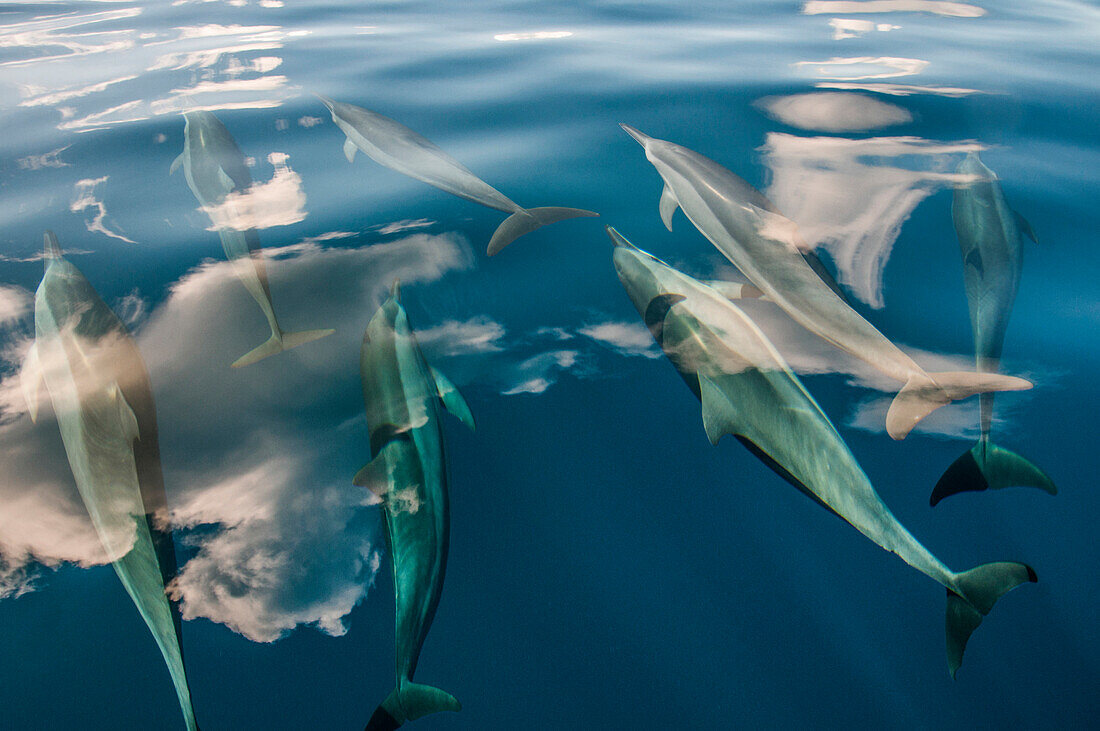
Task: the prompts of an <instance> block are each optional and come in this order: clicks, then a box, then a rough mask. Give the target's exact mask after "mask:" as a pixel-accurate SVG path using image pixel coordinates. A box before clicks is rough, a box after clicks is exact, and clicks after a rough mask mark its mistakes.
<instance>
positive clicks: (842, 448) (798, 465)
mask: <svg viewBox="0 0 1100 731" xmlns="http://www.w3.org/2000/svg"><path fill="white" fill-rule="evenodd" d="M608 233H609V234H610V236H611V239H612V241H613V242H614V245H615V248H614V253H613V259H614V263H615V269H616V272H617V273H618V275H619V280H620V281H621V282H622V284H623V287H624V288H625V289H626V291H627V294H628V295H629V296H630V299H631V301H632V302H633V303H634V306H635V308H636V309H637V310H638V313H639V314H640V315H641V316H642V317H643V319H644V321H645V324H646V326H647V327H648V328H649V330H650V332H651V333H652V334H653V337H654V339H655V340H656V341H657V344H658V345H660V346H661V349H662V350H663V351H664V353H665V355H666V356H668V358H669V360H670V361H671V362H672V364H673V365H674V366H675V367H676V370H677V371H678V372H679V373H680V376H681V377H682V378H683V379H684V381H685V382H686V383H687V384H688V386H689V387H690V388H691V390H692V392H694V393H695V395H696V396H697V397H698V398H699V399H700V401H701V402H702V410H703V426H704V428H705V429H706V433H707V437H708V438H709V439H710V441H711V443H713V444H717V443H718V440H719V439H721V437H722V436H724V435H726V434H732V435H734V436H735V437H736V438H737V439H738V440H739V441H740V442H741V443H742V444H743V445H744V446H745V447H746V448H748V450H749V451H750V452H752V453H753V454H754V455H756V456H757V457H758V458H759V459H760V460H761V461H763V462H764V464H766V465H767V466H768V467H770V468H771V469H772V470H774V471H775V472H776V473H778V474H779V475H780V476H781V477H783V478H784V479H785V480H787V481H788V482H789V483H791V484H792V485H794V486H795V487H796V488H798V489H799V490H800V491H801V492H802V493H803V494H805V495H806V496H807V497H809V498H810V499H812V500H814V501H815V502H817V503H818V504H820V505H821V506H822V507H824V508H825V509H826V510H828V511H830V512H832V513H834V514H836V515H837V516H838V517H840V518H841V519H843V520H845V521H846V522H848V523H849V524H850V525H852V527H854V528H855V529H856V530H858V531H859V532H860V533H862V534H863V535H865V536H867V537H868V538H869V539H871V540H872V541H874V542H875V543H877V544H878V545H879V546H881V547H882V548H883V549H885V550H886V551H889V552H891V553H895V554H897V555H898V556H899V557H900V558H901V559H902V560H903V561H905V562H906V563H907V564H909V565H910V566H912V567H913V568H915V569H917V570H918V571H920V572H921V573H923V574H925V575H926V576H928V577H929V578H931V579H933V580H935V581H937V582H939V583H940V584H942V585H943V586H944V587H946V589H947V618H946V634H947V662H948V670H949V671H950V673H951V676H952V677H954V676H955V672H956V671H957V670H958V668H959V665H960V664H961V662H962V656H963V651H964V650H965V648H966V643H967V640H968V639H969V638H970V634H971V633H972V632H973V631H974V630H975V629H976V628H977V627H978V625H979V624H980V623H981V621H982V618H983V617H984V616H985V615H986V614H988V613H989V611H990V610H991V609H992V608H993V604H994V603H995V602H996V601H997V599H999V598H1000V597H1001V595H1003V594H1004V593H1005V592H1007V591H1009V590H1010V589H1013V588H1015V587H1016V586H1018V585H1020V584H1022V583H1024V582H1027V581H1036V580H1037V579H1036V576H1035V572H1034V571H1033V570H1032V569H1031V568H1030V567H1029V566H1026V565H1024V564H1021V563H1012V562H1000V563H990V564H984V565H981V566H978V567H976V568H973V569H971V570H969V571H962V572H957V573H956V572H954V571H952V570H951V569H949V568H947V566H945V565H944V564H943V563H942V562H940V560H939V559H937V558H936V557H935V556H933V555H932V554H931V553H930V552H929V551H928V549H926V548H925V547H924V546H923V545H921V543H920V542H919V541H917V539H916V538H914V537H913V536H912V534H910V533H909V531H908V530H906V529H905V527H904V526H902V525H901V523H899V522H898V520H897V518H895V517H894V515H893V513H891V512H890V509H889V508H887V507H886V505H885V504H884V503H883V502H882V500H881V499H880V498H879V496H878V494H877V493H876V492H875V489H874V488H873V487H872V486H871V483H870V481H869V480H868V479H867V475H866V474H864V472H863V470H862V469H861V468H860V466H859V464H858V463H857V462H856V460H855V457H853V456H852V453H851V452H850V451H849V450H848V447H847V446H846V445H845V444H844V441H843V440H842V439H841V437H840V435H839V434H838V433H837V431H836V429H835V428H834V427H833V425H832V423H831V422H830V421H829V419H828V417H826V416H825V414H824V412H822V410H821V407H819V406H818V405H817V402H816V401H814V399H813V397H812V396H810V394H809V393H808V392H807V391H806V389H805V388H804V387H803V385H802V383H801V382H800V381H799V379H798V377H797V376H795V375H794V373H792V372H791V370H790V368H788V366H787V364H786V363H785V362H784V361H783V358H782V356H780V355H779V353H778V352H777V351H776V350H775V348H774V347H773V346H772V344H771V343H770V342H769V341H768V339H767V338H766V337H765V336H764V334H763V332H761V331H760V329H759V328H758V327H757V326H756V325H755V323H753V321H752V320H751V319H749V318H748V316H746V315H745V314H744V313H743V312H742V311H741V310H740V308H738V307H737V306H736V305H735V304H733V303H732V302H730V301H729V300H728V299H727V298H726V297H725V296H724V295H723V294H721V293H719V292H717V291H715V290H713V289H712V288H710V287H708V286H707V285H705V284H703V283H702V282H699V281H697V280H695V279H692V278H691V277H688V276H687V275H686V274H683V273H682V272H679V271H677V270H676V269H673V268H672V267H670V266H668V265H667V264H665V263H664V262H662V261H660V260H659V259H656V258H655V257H653V256H651V255H650V254H648V253H646V252H644V251H642V250H640V249H638V248H636V247H635V246H633V245H632V244H631V243H630V242H628V241H627V240H626V239H625V238H623V237H622V236H621V235H620V234H619V233H618V232H617V231H615V230H614V229H608Z"/></svg>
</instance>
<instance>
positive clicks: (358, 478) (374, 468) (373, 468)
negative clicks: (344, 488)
mask: <svg viewBox="0 0 1100 731" xmlns="http://www.w3.org/2000/svg"><path fill="white" fill-rule="evenodd" d="M383 454H384V450H383V452H379V453H378V456H376V457H375V458H374V459H372V460H371V461H370V462H367V464H366V465H364V467H363V469H361V470H359V471H358V472H356V473H355V477H353V478H352V479H351V482H352V484H353V485H357V486H359V487H365V488H367V489H368V490H370V491H371V492H372V493H374V495H376V496H377V497H379V498H382V497H385V495H386V493H387V492H389V490H390V473H389V470H388V469H387V468H386V460H385V459H384V458H383Z"/></svg>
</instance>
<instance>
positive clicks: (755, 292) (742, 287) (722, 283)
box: [703, 279, 771, 302]
mask: <svg viewBox="0 0 1100 731" xmlns="http://www.w3.org/2000/svg"><path fill="white" fill-rule="evenodd" d="M703 284H705V285H707V286H708V287H710V288H711V289H713V290H714V291H715V292H717V293H718V294H720V295H722V296H723V297H725V298H726V299H728V300H731V301H734V302H736V301H737V300H762V301H764V302H771V299H769V298H768V296H767V295H766V294H764V293H763V292H762V291H761V290H760V288H759V287H757V286H756V285H754V284H748V283H744V284H742V283H741V282H727V281H726V280H724V279H708V280H706V281H705V282H703Z"/></svg>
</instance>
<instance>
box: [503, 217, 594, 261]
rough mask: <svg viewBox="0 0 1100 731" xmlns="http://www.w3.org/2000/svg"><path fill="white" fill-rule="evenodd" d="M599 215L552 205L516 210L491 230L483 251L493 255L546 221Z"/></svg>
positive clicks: (551, 221)
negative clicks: (487, 245)
mask: <svg viewBox="0 0 1100 731" xmlns="http://www.w3.org/2000/svg"><path fill="white" fill-rule="evenodd" d="M599 215H600V214H598V213H595V212H593V211H585V210H582V209H580V208H559V207H554V206H550V207H546V208H528V209H526V210H523V211H516V212H515V213H513V214H512V215H510V216H508V218H506V219H504V221H503V222H502V223H501V224H500V225H499V226H497V230H496V231H494V232H493V237H492V238H491V239H489V247H488V248H487V249H486V252H485V253H486V254H488V255H489V256H493V255H494V254H496V253H497V252H498V251H500V250H501V249H503V248H504V247H505V246H507V245H508V244H510V243H512V242H513V241H515V240H516V239H518V238H519V237H520V236H523V235H524V234H528V233H531V232H532V231H534V230H535V229H537V228H541V227H543V226H545V225H546V224H548V223H554V222H556V221H564V220H566V219H567V218H592V217H595V216H599Z"/></svg>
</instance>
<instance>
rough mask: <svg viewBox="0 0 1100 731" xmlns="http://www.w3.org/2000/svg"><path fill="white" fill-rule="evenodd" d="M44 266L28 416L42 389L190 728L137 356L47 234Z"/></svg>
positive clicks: (167, 533) (168, 539)
mask: <svg viewBox="0 0 1100 731" xmlns="http://www.w3.org/2000/svg"><path fill="white" fill-rule="evenodd" d="M45 261H46V272H45V275H44V276H43V277H42V283H41V284H40V285H39V287H38V292H37V293H36V295H35V301H34V322H35V342H34V345H33V346H32V347H31V350H30V353H29V354H28V357H27V361H26V363H25V365H24V368H23V371H22V378H23V392H24V395H25V396H26V399H27V405H28V408H29V411H30V415H31V419H33V420H37V418H38V397H39V394H40V392H41V389H42V386H43V385H44V386H45V387H46V390H47V391H48V393H49V396H50V400H51V402H52V404H53V410H54V414H55V415H56V417H57V424H58V427H59V428H60V430H61V438H62V441H63V442H64V444H65V454H66V455H67V456H68V459H69V466H70V467H71V468H72V473H73V477H74V478H75V480H76V486H77V489H78V490H79V492H80V497H81V499H82V500H83V501H84V505H85V506H86V507H87V509H88V515H89V516H91V519H92V524H93V526H94V527H95V530H96V533H97V534H98V536H99V539H100V542H101V543H102V545H103V549H104V551H105V552H106V553H107V556H108V558H110V560H111V563H112V565H113V566H114V569H115V572H116V573H117V574H118V578H119V579H120V580H121V581H122V585H123V586H124V587H126V592H127V593H128V594H129V595H130V598H131V599H132V600H133V602H134V605H135V606H136V607H137V609H138V612H140V613H141V617H142V619H144V620H145V624H146V625H148V627H149V631H150V632H152V633H153V638H154V639H155V640H156V642H157V646H158V647H159V648H160V652H161V654H162V655H163V656H164V662H165V664H166V665H167V666H168V672H169V673H170V674H171V676H172V683H173V685H174V686H175V689H176V696H177V698H178V699H179V704H180V710H181V711H182V712H183V718H184V721H185V723H186V724H187V728H188V729H189V731H194V729H195V728H196V725H195V711H194V709H193V708H192V705H191V691H190V688H189V687H188V684H187V672H186V670H185V668H184V664H183V646H182V640H181V631H180V616H179V612H178V610H177V607H176V605H175V604H174V603H173V602H170V601H169V599H168V597H167V595H166V594H165V586H166V585H167V584H168V583H169V582H170V581H171V580H172V579H173V578H174V577H175V575H176V552H175V546H174V545H173V543H172V534H171V530H170V528H169V527H168V526H167V525H166V521H167V517H168V516H167V502H166V498H165V493H164V479H163V476H162V474H161V466H160V447H159V445H158V441H157V420H156V410H155V407H154V404H153V393H152V388H151V386H150V383H149V375H148V373H147V372H146V369H145V363H144V361H143V360H142V358H141V354H140V353H139V352H138V349H137V346H136V345H135V344H134V341H133V340H132V339H131V337H130V334H129V333H128V332H127V331H126V327H125V326H124V325H123V324H122V322H121V321H120V320H119V319H118V317H117V316H116V315H115V313H114V312H112V311H111V309H110V308H109V307H108V306H107V305H106V304H105V303H104V302H103V300H102V299H100V297H99V295H98V294H96V291H95V290H94V289H93V288H92V285H91V284H89V282H88V280H87V279H85V278H84V275H83V274H81V273H80V271H79V270H78V269H77V268H76V267H75V266H73V265H72V264H71V263H69V262H68V261H67V260H65V259H64V258H63V257H62V254H61V249H60V247H59V246H58V243H57V238H56V237H55V236H54V234H53V233H52V232H49V231H47V232H46V235H45Z"/></svg>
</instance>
